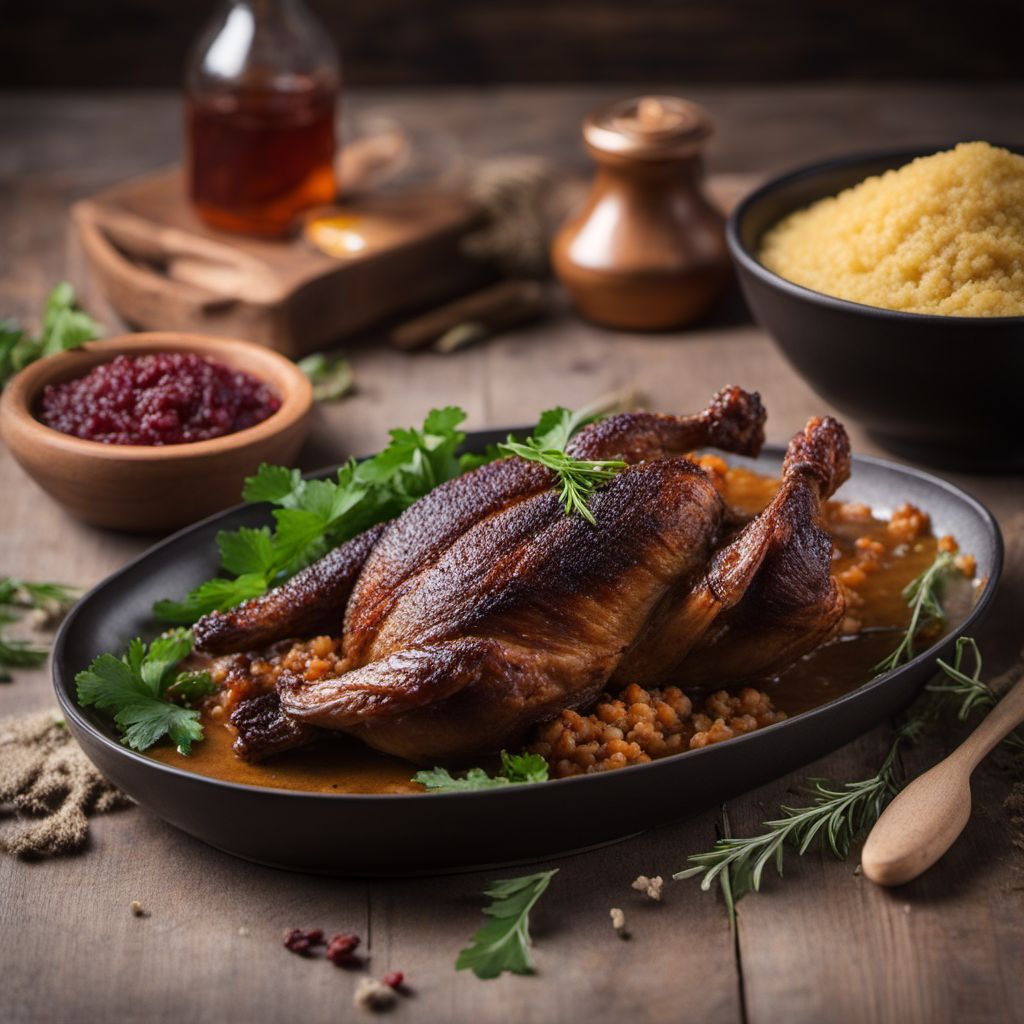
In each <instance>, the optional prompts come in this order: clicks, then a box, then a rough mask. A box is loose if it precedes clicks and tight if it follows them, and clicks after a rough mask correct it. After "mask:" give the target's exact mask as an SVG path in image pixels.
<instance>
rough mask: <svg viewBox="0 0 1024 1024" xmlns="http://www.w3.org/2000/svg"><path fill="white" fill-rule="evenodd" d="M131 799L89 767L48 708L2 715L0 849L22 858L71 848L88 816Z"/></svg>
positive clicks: (82, 839)
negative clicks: (3, 820)
mask: <svg viewBox="0 0 1024 1024" xmlns="http://www.w3.org/2000/svg"><path fill="white" fill-rule="evenodd" d="M130 803H131V801H130V800H129V799H128V797H127V796H125V794H124V793H122V792H121V791H120V790H119V789H117V788H115V787H114V786H113V785H111V784H110V783H109V782H108V781H107V780H106V779H105V778H103V776H102V775H100V773H99V772H98V771H97V770H96V769H95V768H94V767H93V765H92V763H91V762H90V761H89V759H88V758H87V757H86V756H85V754H84V753H83V752H82V749H81V747H79V745H78V744H77V743H76V742H75V740H74V738H73V737H72V735H71V733H70V732H69V731H68V729H67V726H66V725H64V723H63V721H62V720H61V719H60V718H59V717H58V716H57V715H56V714H55V713H54V712H52V711H42V712H33V713H31V714H27V715H17V716H14V717H12V718H3V719H0V820H2V819H3V818H9V819H13V820H9V821H6V822H4V827H3V828H0V852H3V853H11V854H14V855H16V856H20V857H52V856H55V855H58V854H62V853H74V852H76V851H78V850H80V849H82V847H84V846H85V843H86V841H87V839H88V836H89V821H88V818H89V815H92V814H102V813H103V812H105V811H112V810H115V809H117V808H119V807H126V806H128V805H129V804H130Z"/></svg>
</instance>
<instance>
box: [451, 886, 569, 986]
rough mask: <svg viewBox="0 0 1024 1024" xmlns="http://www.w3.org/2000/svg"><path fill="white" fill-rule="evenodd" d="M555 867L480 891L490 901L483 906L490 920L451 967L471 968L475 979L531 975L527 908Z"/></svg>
mask: <svg viewBox="0 0 1024 1024" xmlns="http://www.w3.org/2000/svg"><path fill="white" fill-rule="evenodd" d="M556 874H558V869H557V868H555V869H554V870H553V871H541V872H540V873H539V874H536V875H524V876H522V877H520V878H506V879H502V880H501V881H497V882H493V883H492V884H491V886H490V888H489V889H486V890H484V895H485V896H490V898H491V904H490V906H488V907H485V908H484V913H485V914H486V915H487V916H488V917H489V918H490V920H489V921H488V922H487V923H486V924H485V925H484V926H483V927H482V928H481V929H479V931H477V932H476V934H475V935H474V936H473V938H472V940H471V941H470V944H469V945H468V946H467V947H466V948H465V949H464V950H462V952H461V953H459V958H458V959H457V960H456V961H455V969H456V970H458V971H463V970H466V969H469V970H471V971H472V972H473V973H474V974H475V975H476V976H477V977H478V978H484V979H487V978H497V977H498V975H500V974H501V973H502V972H503V971H509V972H510V973H512V974H532V973H533V961H532V959H531V958H530V945H531V939H530V911H531V910H532V909H533V908H534V905H535V904H536V903H537V900H539V899H540V898H541V896H543V895H544V891H545V890H546V889H547V887H548V885H549V884H550V882H551V879H552V878H554V876H555V875H556Z"/></svg>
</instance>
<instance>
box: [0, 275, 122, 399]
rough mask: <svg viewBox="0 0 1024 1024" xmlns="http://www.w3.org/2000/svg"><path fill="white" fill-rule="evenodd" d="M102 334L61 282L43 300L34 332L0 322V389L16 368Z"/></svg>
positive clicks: (64, 282) (65, 284)
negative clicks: (41, 317) (38, 330)
mask: <svg viewBox="0 0 1024 1024" xmlns="http://www.w3.org/2000/svg"><path fill="white" fill-rule="evenodd" d="M102 333H103V329H102V328H101V327H100V325H99V324H98V323H96V321H95V320H93V319H92V318H91V317H90V316H88V315H87V314H86V313H83V312H82V311H81V310H80V309H77V308H76V306H75V290H74V288H72V287H71V285H70V284H68V282H67V281H62V282H61V283H60V284H58V285H57V286H56V287H55V288H54V289H53V291H51V292H50V294H49V296H48V297H47V299H46V305H45V306H44V308H43V322H42V328H41V330H40V332H39V334H38V335H32V334H29V333H28V332H26V331H24V330H23V329H22V328H21V327H19V326H18V325H17V324H16V323H14V322H12V321H10V320H4V321H0V390H2V389H3V388H4V387H5V386H6V384H7V382H8V381H9V380H10V379H11V378H12V377H13V376H14V375H15V374H16V373H17V372H18V371H19V370H23V369H24V368H25V367H26V366H28V364H29V363H34V362H35V361H36V360H37V359H44V358H46V357H47V356H52V355H54V354H56V353H57V352H64V351H65V350H67V349H70V348H77V347H78V346H79V345H81V344H83V343H84V342H86V341H92V340H93V339H94V338H98V337H99V336H100V335H101V334H102Z"/></svg>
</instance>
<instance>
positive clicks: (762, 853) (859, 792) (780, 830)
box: [672, 637, 1024, 921]
mask: <svg viewBox="0 0 1024 1024" xmlns="http://www.w3.org/2000/svg"><path fill="white" fill-rule="evenodd" d="M967 655H970V657H971V658H972V659H973V666H974V668H973V671H972V672H971V674H970V675H968V674H967V672H966V671H965V665H964V662H965V659H966V657H967ZM936 664H937V665H938V667H939V668H940V669H941V671H942V672H943V673H944V675H945V677H946V680H945V681H943V680H941V679H939V680H937V681H935V682H933V683H930V684H929V685H928V687H927V690H928V694H929V695H928V696H927V697H923V698H921V699H920V700H918V702H917V703H916V704H915V705H914V706H913V707H912V708H911V711H910V713H909V714H908V716H907V718H906V719H905V720H904V722H903V724H902V725H901V726H900V727H899V729H897V731H896V735H895V736H894V737H893V742H892V745H891V746H890V748H889V752H888V753H887V754H886V756H885V760H883V762H882V765H881V767H880V768H879V769H878V771H877V772H876V773H875V775H873V776H871V777H870V778H867V779H862V780H861V781H859V782H846V783H843V784H841V785H836V784H834V783H831V782H827V781H825V780H823V779H809V780H808V782H807V785H806V789H807V791H808V792H809V793H811V794H812V795H813V797H814V799H813V800H812V802H811V803H810V804H809V805H807V806H805V807H789V806H785V805H784V806H783V807H782V808H781V812H782V814H781V816H780V817H778V818H774V819H771V820H768V821H765V822H764V826H765V828H766V831H765V832H762V833H759V834H758V835H755V836H748V837H744V838H731V837H726V838H722V839H719V840H718V842H716V843H715V844H714V846H712V848H711V849H710V850H708V851H707V852H705V853H696V854H691V855H690V856H689V857H688V858H687V860H688V861H689V862H690V863H691V864H692V865H693V866H692V867H689V868H685V869H684V870H682V871H679V872H677V873H676V874H674V875H673V876H672V877H673V878H692V877H693V876H695V875H702V876H703V877H702V880H701V888H702V889H708V888H710V887H711V885H712V884H713V883H714V882H715V881H716V880H717V881H718V882H719V884H720V886H721V889H722V898H723V899H724V901H725V905H726V909H727V911H728V913H729V918H730V920H732V921H734V920H735V914H736V903H737V902H738V901H739V900H740V899H741V898H742V897H743V896H745V895H746V894H747V893H748V892H751V891H754V892H756V891H758V890H759V889H760V887H761V881H762V878H763V876H764V871H765V868H766V867H767V866H768V865H769V864H771V863H774V864H775V868H776V871H777V872H778V874H779V876H780V877H782V868H783V861H784V857H785V852H786V848H787V846H789V847H790V848H793V849H795V852H796V854H797V856H803V855H804V854H805V853H806V852H807V851H808V850H809V849H811V847H812V845H817V846H819V847H822V846H823V847H824V848H825V849H827V850H828V851H829V852H830V853H831V854H832V855H833V856H834V857H835V858H836V859H838V860H845V859H846V858H847V857H848V856H849V853H850V847H851V846H852V844H853V843H854V842H855V841H856V840H857V839H858V838H860V837H861V836H862V835H864V833H866V832H867V831H868V829H870V828H871V826H872V825H873V824H874V823H875V822H876V821H877V820H878V817H879V815H880V814H881V813H882V811H883V810H884V809H885V806H886V804H888V802H889V801H890V800H891V799H892V798H893V797H894V796H895V795H896V794H897V793H898V792H899V791H900V789H901V788H902V786H903V780H902V775H901V773H900V770H899V760H898V757H899V751H900V748H901V747H902V745H903V744H904V743H908V742H911V743H912V742H914V741H915V740H916V739H917V738H918V737H919V736H920V734H921V733H922V732H923V731H924V730H925V729H926V728H927V727H928V725H929V724H931V723H932V722H933V721H934V720H935V719H936V718H937V717H938V715H939V712H940V711H941V710H942V708H943V707H945V706H948V705H952V706H953V707H954V708H955V711H956V716H957V718H959V719H960V721H962V722H963V721H966V720H967V718H968V717H969V716H970V714H971V712H972V711H974V710H976V709H979V708H981V709H984V710H986V711H987V710H989V709H991V708H992V707H993V706H994V705H995V704H997V703H998V701H999V697H998V695H997V694H996V693H995V691H994V690H992V688H991V687H990V686H988V685H987V684H986V683H984V682H982V680H981V667H982V659H981V651H980V650H979V648H978V645H977V643H976V642H975V641H974V640H973V639H972V638H971V637H959V638H958V639H957V642H956V649H955V653H954V657H953V663H952V664H951V665H950V664H948V663H946V662H944V661H942V659H936ZM1003 742H1004V743H1006V744H1007V745H1008V746H1009V747H1011V748H1013V749H1015V750H1017V751H1024V736H1021V735H1020V733H1019V732H1014V733H1011V734H1010V735H1009V736H1007V737H1006V739H1005V740H1004V741H1003ZM816 840H817V841H818V842H817V844H816V843H815V841H816Z"/></svg>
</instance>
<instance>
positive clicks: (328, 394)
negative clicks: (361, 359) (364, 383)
mask: <svg viewBox="0 0 1024 1024" xmlns="http://www.w3.org/2000/svg"><path fill="white" fill-rule="evenodd" d="M296 365H297V366H298V368H299V369H300V370H301V371H302V372H303V373H304V374H305V375H306V376H307V377H308V378H309V382H310V383H311V384H312V385H313V398H314V399H315V400H316V401H317V402H333V401H336V400H337V399H339V398H344V397H345V396H346V395H348V394H350V393H351V392H352V391H353V390H354V388H355V382H356V381H355V375H354V374H353V373H352V366H351V364H350V363H349V361H348V360H347V359H346V358H345V357H344V356H329V355H326V354H325V353H323V352H314V353H313V354H312V355H311V356H306V358H305V359H300V360H299V361H298V363H297V364H296Z"/></svg>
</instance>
